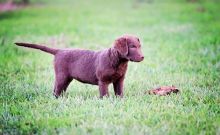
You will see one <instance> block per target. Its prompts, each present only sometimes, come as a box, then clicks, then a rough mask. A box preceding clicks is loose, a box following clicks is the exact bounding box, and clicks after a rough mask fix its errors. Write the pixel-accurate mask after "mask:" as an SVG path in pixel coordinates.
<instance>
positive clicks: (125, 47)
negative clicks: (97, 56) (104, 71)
mask: <svg viewBox="0 0 220 135" xmlns="http://www.w3.org/2000/svg"><path fill="white" fill-rule="evenodd" d="M114 49H116V50H117V51H118V53H119V54H120V56H121V57H122V58H125V59H127V60H130V61H134V62H141V61H142V60H144V56H143V54H142V52H141V43H140V40H139V38H137V37H135V36H131V35H124V36H122V37H120V38H118V39H116V40H115V43H114Z"/></svg>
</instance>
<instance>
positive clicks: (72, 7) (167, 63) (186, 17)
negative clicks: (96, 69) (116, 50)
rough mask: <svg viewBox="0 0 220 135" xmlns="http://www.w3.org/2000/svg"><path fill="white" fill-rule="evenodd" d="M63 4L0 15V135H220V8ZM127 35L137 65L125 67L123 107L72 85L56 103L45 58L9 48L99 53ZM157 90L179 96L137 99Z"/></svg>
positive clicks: (180, 1) (129, 3) (181, 0)
mask: <svg viewBox="0 0 220 135" xmlns="http://www.w3.org/2000/svg"><path fill="white" fill-rule="evenodd" d="M67 2H68V1H66V3H61V2H59V3H57V4H54V3H52V2H48V3H46V4H44V5H32V6H30V7H27V8H24V9H20V10H17V11H13V12H5V13H0V103H1V106H0V115H1V116H0V134H33V133H36V134H45V133H46V134H94V135H97V134H109V135H112V134H119V135H120V134H173V135H182V134H220V14H219V13H220V8H219V2H218V1H216V2H214V0H213V1H202V0H200V1H198V2H186V1H184V0H178V1H174V0H173V1H172V0H167V1H166V2H165V1H162V0H161V1H159V0H157V1H144V0H143V1H142V0H140V1H138V0H137V1H134V0H133V1H132V0H130V1H125V0H124V1H123V0H120V1H116V0H114V1H108V2H104V1H101V0H95V1H86V0H84V1H79V0H78V1H73V2H70V3H67ZM125 33H131V34H135V35H137V36H139V37H140V39H141V41H142V43H143V48H142V49H143V53H144V55H145V60H144V61H143V62H141V63H131V62H130V63H129V69H128V72H127V74H126V80H125V95H124V98H123V99H119V98H116V97H114V93H113V89H112V87H111V89H110V94H111V96H110V97H109V98H104V99H103V100H100V99H99V98H98V97H99V92H98V87H97V86H91V85H85V84H81V83H79V82H77V81H73V82H72V83H71V85H70V87H69V88H68V91H67V93H66V94H65V95H64V97H62V98H59V99H55V98H54V97H53V95H52V91H53V82H54V71H53V66H52V63H53V56H51V55H49V54H46V53H43V52H39V51H35V50H30V49H24V48H18V47H16V46H15V45H14V44H13V43H14V42H18V41H24V42H34V43H45V44H48V45H50V46H55V47H59V48H64V47H72V48H87V49H93V50H100V49H103V48H107V47H110V46H111V45H112V43H113V41H114V39H115V38H116V37H118V36H120V35H122V34H125ZM163 85H175V86H177V87H178V88H180V90H181V93H180V94H178V95H175V94H172V95H170V96H165V97H160V96H152V95H146V94H144V92H145V91H146V90H149V89H151V88H155V87H158V86H163Z"/></svg>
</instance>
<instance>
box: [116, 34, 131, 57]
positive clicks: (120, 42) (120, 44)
mask: <svg viewBox="0 0 220 135" xmlns="http://www.w3.org/2000/svg"><path fill="white" fill-rule="evenodd" d="M114 49H116V50H117V51H118V52H119V53H120V54H121V55H123V56H127V54H128V39H127V38H126V37H120V38H118V39H116V40H115V44H114Z"/></svg>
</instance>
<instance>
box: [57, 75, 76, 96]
mask: <svg viewBox="0 0 220 135" xmlns="http://www.w3.org/2000/svg"><path fill="white" fill-rule="evenodd" d="M71 81H72V78H70V77H66V76H64V75H56V80H55V84H54V93H53V94H54V96H55V97H56V98H58V97H59V96H60V95H61V94H62V93H63V92H65V91H66V89H67V87H68V86H69V84H70V82H71Z"/></svg>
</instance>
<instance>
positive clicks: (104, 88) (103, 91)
mask: <svg viewBox="0 0 220 135" xmlns="http://www.w3.org/2000/svg"><path fill="white" fill-rule="evenodd" d="M108 85H109V84H108V83H106V82H102V81H100V82H99V92H100V98H103V96H109V93H108Z"/></svg>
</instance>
